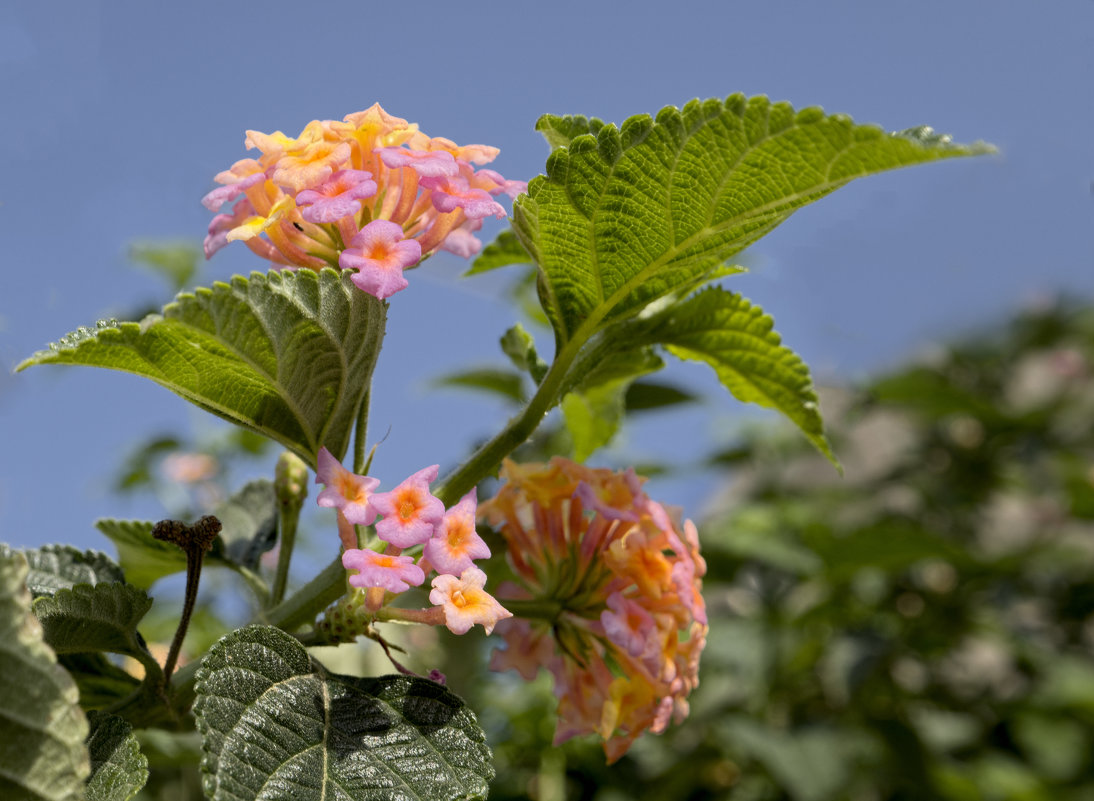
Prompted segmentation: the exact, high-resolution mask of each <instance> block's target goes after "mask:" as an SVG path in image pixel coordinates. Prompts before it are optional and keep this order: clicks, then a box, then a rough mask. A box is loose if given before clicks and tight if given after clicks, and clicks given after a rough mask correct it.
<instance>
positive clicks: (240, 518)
mask: <svg viewBox="0 0 1094 801" xmlns="http://www.w3.org/2000/svg"><path fill="white" fill-rule="evenodd" d="M213 514H215V515H216V517H217V519H218V520H220V524H221V526H222V528H221V530H220V540H221V542H222V543H223V554H224V558H225V559H226V560H227V561H228V562H230V563H232V564H233V565H238V566H240V567H245V568H247V569H248V570H257V569H258V563H259V560H260V559H261V558H262V554H264V553H266V552H267V551H269V550H270V549H271V548H273V547H274V545H276V544H277V496H276V494H275V493H274V485H273V482H272V481H267V480H266V479H258V480H256V481H250V482H248V483H247V484H245V485H244V486H243V488H242V489H240V490H239V491H238V492H236V493H234V494H233V495H232V497H231V498H229V499H228V500H226V501H225V502H224V503H222V504H220V505H218V506H217V508H216V509H215V510H213ZM180 553H181V551H180Z"/></svg>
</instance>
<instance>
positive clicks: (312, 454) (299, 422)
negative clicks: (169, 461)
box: [16, 269, 387, 467]
mask: <svg viewBox="0 0 1094 801" xmlns="http://www.w3.org/2000/svg"><path fill="white" fill-rule="evenodd" d="M386 309H387V306H386V304H385V303H383V302H382V301H380V300H377V299H376V298H374V297H372V296H371V295H369V294H368V293H366V292H362V291H361V290H359V289H357V288H356V287H355V286H354V285H353V284H352V283H351V282H350V280H349V274H348V272H346V273H343V274H342V275H339V273H338V272H336V271H334V270H331V269H324V270H322V271H321V272H319V273H316V272H313V271H311V270H285V271H281V272H278V271H276V270H274V271H271V272H270V273H268V274H266V275H262V274H261V273H252V274H251V277H250V278H249V279H247V278H242V277H240V276H236V277H235V278H233V279H232V282H231V283H230V284H225V283H216V284H214V285H213V287H212V288H211V289H199V290H197V291H196V292H195V293H194V294H187V293H184V294H181V295H179V296H178V297H177V298H176V299H175V301H174V302H173V303H170V304H168V305H167V306H165V307H164V309H163V314H162V315H151V316H149V317H147V318H145V319H144V320H143V321H142V322H140V323H122V324H111V323H106V322H103V323H101V324H100V325H99V327H97V328H96V329H94V330H92V329H87V328H83V329H80V330H79V331H77V332H75V333H73V334H70V335H69V336H67V337H64V338H62V339H61V341H60V342H58V343H55V344H54V345H51V346H50V350H48V351H41V352H39V353H36V354H35V355H34V356H32V357H30V358H29V359H27V360H25V361H24V362H23V363H22V364H20V365H19V366H18V367H16V370H23V369H26V368H27V367H29V366H31V365H34V364H84V365H90V366H94V367H106V368H110V369H113V370H122V371H124V372H129V373H135V374H136V375H141V376H144V377H146V378H150V379H152V380H153V381H155V382H157V383H159V384H162V385H163V386H165V387H167V388H168V389H169V390H171V391H172V392H174V393H175V394H176V395H179V396H181V397H183V398H185V399H186V400H188V401H190V402H191V403H194V404H196V405H197V406H199V407H200V408H202V409H205V410H206V411H208V412H212V413H213V414H216V415H218V416H220V417H223V418H225V419H226V420H230V421H231V422H233V423H236V424H237V425H240V426H243V427H244V428H249V429H252V430H254V431H257V432H258V433H260V434H263V435H265V436H267V437H270V438H271V439H274V440H276V441H277V442H280V443H281V444H282V445H284V446H285V447H286V448H289V449H290V450H292V451H295V452H296V453H297V454H298V455H299V456H301V457H302V458H303V459H304V460H305V461H307V462H308V463H309V464H311V465H312V466H313V467H314V466H315V464H316V460H317V454H318V452H319V449H320V447H322V446H326V447H327V449H328V450H330V452H331V453H332V454H334V456H335V458H337V459H341V458H342V457H343V456H345V453H346V450H347V448H348V446H349V441H350V437H351V434H352V430H353V428H354V423H355V421H356V419H357V415H358V413H359V411H360V410H361V404H362V402H363V399H364V397H365V394H366V393H367V391H368V387H369V383H370V380H371V377H372V370H373V367H374V366H375V363H376V357H377V356H378V354H379V352H380V342H381V340H382V338H383V333H384V322H385V319H386V314H387V311H386Z"/></svg>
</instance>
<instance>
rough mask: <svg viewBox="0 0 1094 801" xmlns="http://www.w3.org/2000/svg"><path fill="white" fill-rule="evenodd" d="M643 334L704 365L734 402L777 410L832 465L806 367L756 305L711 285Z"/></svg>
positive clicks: (655, 321)
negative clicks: (731, 396) (712, 370)
mask: <svg viewBox="0 0 1094 801" xmlns="http://www.w3.org/2000/svg"><path fill="white" fill-rule="evenodd" d="M646 335H647V336H648V341H649V342H650V343H651V344H652V343H657V344H660V345H662V346H664V347H665V348H667V349H668V351H669V352H670V353H672V354H673V355H675V356H678V357H679V358H681V359H689V360H696V361H703V362H706V363H707V364H709V365H710V366H711V367H713V368H714V372H715V373H717V375H718V380H719V381H721V382H722V385H723V386H724V387H725V388H726V389H728V390H729V391H730V392H731V393H733V396H734V397H735V398H737V399H738V400H740V401H744V402H745V403H756V404H759V405H760V406H766V407H767V408H769V409H776V410H778V411H780V412H782V413H783V414H785V415H786V416H787V417H788V418H790V420H791V421H792V422H793V423H794V424H795V425H797V426H798V428H800V429H801V430H802V432H803V433H804V434H805V435H806V436H807V437H808V438H809V441H810V442H812V443H813V444H814V445H815V446H817V448H819V449H820V450H821V452H823V453H824V454H825V455H826V456H827V457H828V458H829V459H832V460H833V461H835V457H834V456H833V455H832V451H831V449H830V448H829V447H828V441H827V439H826V438H825V436H824V423H823V421H822V419H821V415H820V409H819V407H818V406H817V394H816V392H815V391H814V389H813V379H812V377H811V376H810V375H809V368H808V367H807V366H806V364H805V362H803V361H802V360H801V358H800V357H799V356H798V355H797V354H796V353H794V351H792V350H790V349H789V348H787V347H786V346H784V345H783V344H782V339H781V338H780V337H779V335H778V334H777V333H776V332H775V331H774V330H773V329H772V321H771V318H770V317H768V316H767V315H765V314H764V313H763V310H762V309H760V308H759V307H758V306H753V305H752V304H751V303H749V302H748V301H747V300H746V299H745V298H743V297H741V296H740V295H738V294H736V293H733V292H727V291H726V290H724V289H721V288H720V287H712V288H710V289H706V290H704V291H702V292H698V293H696V294H695V295H692V296H691V297H690V298H687V299H686V300H683V301H681V302H679V303H676V304H674V305H673V306H671V307H669V308H668V309H666V310H665V311H664V312H662V313H661V314H660V315H658V316H656V317H655V318H652V323H651V325H650V327H649V328H648V329H647V334H646Z"/></svg>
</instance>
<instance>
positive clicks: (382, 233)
mask: <svg viewBox="0 0 1094 801" xmlns="http://www.w3.org/2000/svg"><path fill="white" fill-rule="evenodd" d="M421 258H422V246H421V245H420V244H418V242H417V241H416V240H414V239H403V229H402V226H400V225H399V224H398V223H393V222H391V221H390V220H373V221H372V222H370V223H369V224H368V225H366V226H365V227H364V228H362V229H361V230H360V231H359V232H358V233H357V235H356V236H355V237H353V240H352V241H351V242H350V246H349V247H348V248H347V249H346V250H344V251H342V254H341V255H340V256H339V257H338V266H340V267H341V268H342V269H343V270H357V274H356V275H354V276H352V277H351V279H350V280H352V281H353V283H354V284H355V285H356V286H357V287H358V288H359V289H361V290H363V291H365V292H368V293H369V294H370V295H375V296H376V297H378V298H380V299H381V300H383V299H384V298H388V297H391V296H392V295H394V294H395V293H396V292H398V291H399V290H400V289H403V288H405V287H406V285H407V280H406V279H405V278H403V270H404V269H406V268H407V267H410V266H412V265H414V264H417V263H418V262H419V261H420V260H421Z"/></svg>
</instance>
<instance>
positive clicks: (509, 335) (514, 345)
mask: <svg viewBox="0 0 1094 801" xmlns="http://www.w3.org/2000/svg"><path fill="white" fill-rule="evenodd" d="M501 350H502V352H503V353H504V354H505V355H506V356H508V357H509V360H510V361H511V362H513V364H514V366H515V367H516V368H517V369H518V370H522V371H524V372H526V373H528V374H529V375H530V376H532V380H533V381H535V382H536V383H537V384H538V383H539V382H540V381H542V380H543V376H545V375H547V369H548V365H547V362H545V361H544V360H543V359H541V358H540V356H539V353H537V352H536V340H535V338H534V337H533V336H532V335H531V334H529V333H528V332H527V331H526V330H525V329H524V326H523V325H521V324H520V323H517V324H516V325H514V326H513V327H512V328H510V329H509V330H508V331H506V332H505V333H504V334H502V337H501Z"/></svg>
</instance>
